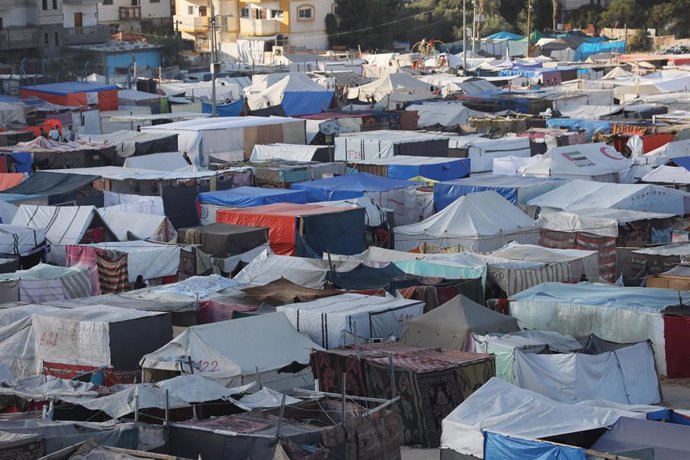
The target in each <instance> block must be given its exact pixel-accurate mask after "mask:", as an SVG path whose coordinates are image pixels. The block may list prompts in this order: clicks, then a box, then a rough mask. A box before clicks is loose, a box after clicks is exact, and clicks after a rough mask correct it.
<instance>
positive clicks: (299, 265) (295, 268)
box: [234, 250, 360, 289]
mask: <svg viewBox="0 0 690 460" xmlns="http://www.w3.org/2000/svg"><path fill="white" fill-rule="evenodd" d="M359 265H360V262H357V261H355V262H350V261H343V262H340V261H333V264H331V263H329V262H328V261H327V260H320V259H307V258H303V257H288V256H281V255H276V254H273V253H271V252H270V251H268V250H267V251H265V252H263V253H262V254H261V255H259V256H258V257H257V258H256V259H254V260H252V261H251V262H250V263H249V264H248V265H247V266H246V267H244V269H242V271H241V272H239V273H238V274H237V276H235V278H234V279H235V280H236V281H239V282H240V283H245V284H251V285H254V286H262V285H265V284H267V283H270V282H272V281H276V280H279V279H281V278H285V279H287V280H289V281H291V282H293V283H295V284H297V285H298V286H303V287H307V288H313V289H319V288H322V287H323V284H324V281H325V280H326V274H327V273H328V272H329V271H330V270H332V269H333V268H335V269H336V270H338V271H350V270H353V269H355V268H357V267H358V266H359Z"/></svg>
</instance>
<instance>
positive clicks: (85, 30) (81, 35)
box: [62, 26, 110, 46]
mask: <svg viewBox="0 0 690 460" xmlns="http://www.w3.org/2000/svg"><path fill="white" fill-rule="evenodd" d="M108 40H110V27H108V26H89V27H68V28H65V31H64V34H63V37H62V42H63V43H64V44H65V46H70V45H88V44H91V43H105V42H107V41H108Z"/></svg>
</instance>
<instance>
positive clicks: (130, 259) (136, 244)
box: [84, 241, 181, 283]
mask: <svg viewBox="0 0 690 460" xmlns="http://www.w3.org/2000/svg"><path fill="white" fill-rule="evenodd" d="M84 246H88V247H92V248H99V249H103V250H112V251H118V252H123V253H126V254H127V273H128V274H129V280H128V281H129V282H130V283H134V282H135V281H136V280H137V276H138V275H141V276H143V277H144V279H145V280H151V279H157V278H162V277H164V276H172V275H176V274H177V269H178V268H179V265H180V250H181V247H180V246H177V245H174V244H162V243H151V242H148V241H120V242H107V243H95V244H88V245H84Z"/></svg>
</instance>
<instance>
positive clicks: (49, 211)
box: [12, 204, 96, 246]
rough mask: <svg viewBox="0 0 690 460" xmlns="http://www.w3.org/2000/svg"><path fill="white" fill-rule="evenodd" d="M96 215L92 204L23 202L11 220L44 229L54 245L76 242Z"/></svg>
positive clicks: (13, 222)
mask: <svg viewBox="0 0 690 460" xmlns="http://www.w3.org/2000/svg"><path fill="white" fill-rule="evenodd" d="M94 216H96V208H95V207H93V206H34V205H26V204H23V205H21V206H20V207H19V210H18V211H17V214H16V215H15V216H14V219H13V220H12V225H20V226H27V227H34V228H41V229H44V230H45V235H46V239H47V240H48V241H49V242H50V244H51V245H54V246H66V245H69V244H78V243H79V242H80V241H81V239H82V238H83V237H84V233H85V232H86V230H87V229H88V228H89V226H90V225H91V221H92V220H93V218H94Z"/></svg>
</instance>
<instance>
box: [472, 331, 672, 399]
mask: <svg viewBox="0 0 690 460" xmlns="http://www.w3.org/2000/svg"><path fill="white" fill-rule="evenodd" d="M473 339H474V345H475V348H474V351H480V352H482V353H493V354H494V355H495V356H496V376H497V377H499V378H502V379H503V380H506V381H507V382H509V383H512V384H515V385H517V386H519V387H520V388H524V389H527V390H532V391H534V392H537V393H539V394H541V395H544V396H547V397H549V398H552V399H554V400H556V401H563V402H567V403H576V402H580V401H586V400H590V399H593V400H596V399H603V400H606V401H612V402H616V403H620V404H656V403H659V402H661V393H660V391H659V378H658V377H657V374H656V367H655V364H654V352H653V351H652V346H651V344H650V343H649V342H640V343H637V344H618V343H612V342H607V341H605V340H601V339H599V338H598V337H596V336H591V337H589V338H588V339H587V340H586V341H585V340H583V342H584V343H580V342H579V341H578V340H575V339H574V338H573V337H570V336H563V335H561V334H558V333H556V332H549V331H535V330H529V331H520V332H514V333H512V334H505V335H504V334H490V335H485V336H480V335H475V336H474V338H473Z"/></svg>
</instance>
